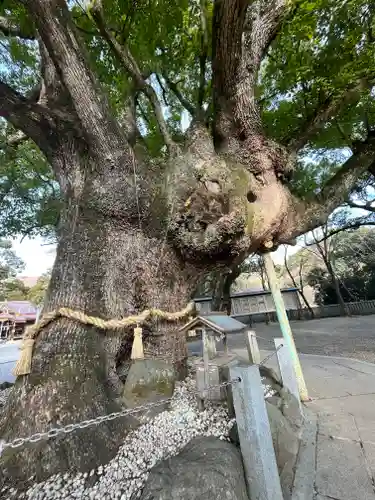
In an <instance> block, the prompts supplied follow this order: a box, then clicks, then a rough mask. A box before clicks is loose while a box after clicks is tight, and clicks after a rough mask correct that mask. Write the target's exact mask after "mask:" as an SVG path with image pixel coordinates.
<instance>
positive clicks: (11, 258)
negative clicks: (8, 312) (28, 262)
mask: <svg viewBox="0 0 375 500" xmlns="http://www.w3.org/2000/svg"><path fill="white" fill-rule="evenodd" d="M24 267H25V264H24V262H23V261H22V260H21V259H20V258H19V257H18V256H17V255H16V253H15V252H14V250H13V249H12V243H11V242H10V241H8V240H3V239H0V300H1V301H4V300H23V299H25V297H26V293H27V288H26V287H25V286H24V285H23V283H22V282H21V281H20V280H17V279H16V276H17V274H18V273H19V272H20V271H22V269H24Z"/></svg>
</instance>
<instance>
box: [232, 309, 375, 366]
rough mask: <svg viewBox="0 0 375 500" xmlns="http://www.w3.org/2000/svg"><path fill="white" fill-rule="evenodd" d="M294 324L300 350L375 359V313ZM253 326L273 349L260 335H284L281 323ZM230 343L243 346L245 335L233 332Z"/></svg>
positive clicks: (261, 342)
mask: <svg viewBox="0 0 375 500" xmlns="http://www.w3.org/2000/svg"><path fill="white" fill-rule="evenodd" d="M291 327H292V331H293V335H294V338H295V342H296V346H297V350H298V351H299V352H302V353H305V354H322V355H325V356H344V357H348V358H356V359H360V360H363V361H370V362H371V363H375V315H371V316H355V317H351V318H324V319H314V320H310V321H292V322H291ZM253 330H255V332H256V334H257V336H258V342H259V346H260V348H262V349H269V342H266V341H264V340H263V339H261V338H259V337H264V338H266V339H269V340H270V341H272V339H273V338H275V337H281V336H282V335H281V332H280V328H279V325H278V323H273V324H271V325H266V324H264V323H255V324H254V326H253ZM228 345H229V347H231V348H237V347H242V346H243V345H244V340H243V336H242V335H231V336H229V339H228Z"/></svg>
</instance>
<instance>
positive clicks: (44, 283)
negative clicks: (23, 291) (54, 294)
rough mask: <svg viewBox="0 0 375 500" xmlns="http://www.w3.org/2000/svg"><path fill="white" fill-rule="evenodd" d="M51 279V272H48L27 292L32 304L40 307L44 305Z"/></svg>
mask: <svg viewBox="0 0 375 500" xmlns="http://www.w3.org/2000/svg"><path fill="white" fill-rule="evenodd" d="M50 279H51V271H47V272H45V273H43V274H42V276H40V277H39V278H38V281H37V282H36V283H35V285H34V286H32V287H30V289H29V290H28V292H27V298H28V300H30V302H32V303H33V304H35V305H36V306H38V307H40V306H42V305H43V303H44V299H45V296H46V293H47V289H48V285H49V281H50Z"/></svg>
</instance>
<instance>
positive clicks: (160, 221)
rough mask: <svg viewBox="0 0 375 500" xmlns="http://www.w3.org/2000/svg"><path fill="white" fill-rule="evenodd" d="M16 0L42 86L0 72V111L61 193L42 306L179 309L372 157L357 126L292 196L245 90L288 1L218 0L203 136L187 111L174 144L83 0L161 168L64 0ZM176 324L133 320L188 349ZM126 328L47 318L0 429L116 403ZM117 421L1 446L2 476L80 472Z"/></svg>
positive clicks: (102, 410)
mask: <svg viewBox="0 0 375 500" xmlns="http://www.w3.org/2000/svg"><path fill="white" fill-rule="evenodd" d="M23 4H24V5H25V6H26V8H27V11H28V13H29V15H30V20H31V21H32V23H31V24H30V26H35V29H36V31H35V33H33V36H35V37H36V39H37V40H38V43H39V47H40V54H41V59H42V64H41V72H42V74H41V79H42V85H41V92H40V96H39V100H38V101H36V102H35V100H31V99H29V98H27V97H25V96H23V95H21V94H20V93H18V92H16V91H15V90H13V89H12V88H11V87H9V86H8V85H7V84H6V83H4V82H0V105H1V114H2V116H3V117H4V118H6V119H7V120H8V121H9V122H10V123H12V125H14V126H15V127H16V128H18V129H20V130H21V131H22V132H23V133H24V134H25V135H26V136H28V137H30V138H31V139H32V140H33V141H34V142H35V143H36V144H37V145H38V146H39V147H40V149H41V150H42V151H43V152H44V154H45V155H46V157H47V159H48V161H49V162H50V163H51V165H52V168H53V170H54V172H55V176H56V179H57V180H58V182H59V184H60V188H61V192H62V196H63V198H64V209H63V213H62V215H61V221H60V228H59V243H58V251H57V259H56V263H55V267H54V270H53V273H52V277H51V282H50V288H49V292H48V298H47V301H46V304H45V312H48V311H51V310H52V309H54V308H57V307H62V306H66V307H71V308H74V309H79V310H82V311H84V312H86V313H88V314H91V315H98V316H101V317H103V318H113V317H122V316H126V315H128V314H131V313H134V312H139V311H142V310H143V309H144V308H148V307H153V306H154V307H160V308H162V309H164V310H168V311H176V310H179V309H181V308H182V307H184V306H185V305H186V302H187V301H188V300H189V299H190V297H191V294H192V292H193V290H194V289H195V287H196V285H197V282H198V280H199V279H200V278H201V277H202V276H203V274H206V273H207V272H210V271H212V270H214V269H216V268H218V267H220V268H226V269H228V268H230V267H231V266H232V265H233V264H234V263H236V262H238V261H241V260H244V259H245V258H246V257H247V256H248V255H250V254H251V253H253V252H256V251H265V250H270V249H271V248H273V247H277V245H279V244H280V243H283V242H289V241H290V240H292V239H293V238H294V237H296V236H298V235H299V234H302V233H304V232H305V231H307V230H309V229H312V228H314V227H316V226H318V225H321V224H322V222H324V220H325V218H326V217H327V215H328V214H329V213H330V212H331V210H332V209H333V208H335V206H337V205H338V204H339V203H340V202H341V201H342V199H344V198H345V196H346V195H347V192H348V191H349V190H350V189H351V187H352V186H353V184H354V183H355V182H356V180H357V179H358V177H359V176H361V175H362V174H363V173H364V172H365V171H366V170H367V169H368V168H369V167H370V165H372V164H373V160H372V157H373V151H374V146H375V137H372V136H369V137H368V138H367V140H366V141H365V142H364V143H362V144H360V145H358V148H357V149H356V155H355V156H354V157H352V158H351V159H350V160H348V162H347V164H345V165H344V166H343V168H342V169H341V170H339V171H338V173H337V174H336V175H335V176H334V178H332V179H331V180H330V181H329V182H328V183H327V186H326V187H325V188H324V189H323V190H322V191H321V192H320V193H319V194H318V195H317V196H316V197H313V198H311V199H310V200H308V201H305V200H298V199H296V198H295V197H293V196H292V194H291V193H290V191H289V188H288V185H287V181H288V179H289V177H290V175H291V171H292V169H293V162H294V158H295V156H294V151H293V152H289V151H288V150H287V149H286V148H285V147H284V146H280V145H279V144H276V143H275V142H274V141H272V140H270V139H269V138H267V137H266V136H265V134H264V132H263V129H262V123H261V118H260V110H259V106H258V104H257V101H256V98H255V96H256V92H255V90H256V81H257V75H258V71H259V67H260V64H261V61H262V59H263V57H264V55H265V54H266V52H267V50H268V47H269V45H270V43H271V41H272V40H273V38H274V37H275V35H276V33H277V32H278V30H279V28H280V24H281V22H282V21H283V19H285V17H286V16H287V15H289V13H290V11H291V9H292V7H293V2H291V1H286V0H273V1H271V2H268V3H267V5H266V4H265V2H263V0H258V1H255V2H252V3H251V8H249V2H248V1H247V0H217V1H216V2H215V8H214V16H213V40H212V43H213V51H212V52H213V59H212V69H213V82H212V84H213V105H214V110H215V111H214V127H213V129H214V133H213V135H212V134H211V132H210V130H208V129H207V128H206V125H205V123H204V121H203V122H200V121H199V116H200V115H201V114H202V113H199V112H197V114H196V117H195V120H193V123H192V125H191V127H190V128H189V130H188V132H187V135H186V143H185V145H184V148H179V147H177V146H176V145H175V144H173V141H172V140H171V138H170V136H169V133H168V130H167V128H166V126H165V123H164V122H163V117H162V114H160V109H159V107H158V104H159V103H158V102H157V96H156V95H155V93H154V92H153V90H152V88H150V86H147V85H146V84H145V82H144V75H143V74H142V72H141V71H140V69H139V67H138V65H137V64H136V63H135V61H134V59H133V58H132V57H131V54H130V53H129V52H128V50H127V49H126V47H125V48H123V47H121V46H119V44H118V43H117V42H116V40H115V39H114V38H113V35H112V34H111V32H107V31H106V28H105V22H104V24H103V23H102V20H103V18H104V20H105V12H104V13H103V11H102V7H101V5H100V2H99V1H97V2H94V4H95V9H94V10H93V14H94V17H95V20H96V22H97V24H98V28H99V30H100V32H101V34H102V36H103V38H104V39H105V40H106V41H107V43H108V45H109V47H110V50H112V51H113V53H114V54H115V56H116V57H117V58H118V60H119V61H120V62H121V64H123V67H124V70H125V71H127V72H128V74H129V76H130V77H131V78H132V79H133V81H134V83H135V88H136V90H137V91H141V92H143V93H144V94H145V95H146V96H147V97H148V98H149V99H150V102H151V103H152V105H153V107H154V110H155V115H156V117H157V119H158V122H159V127H160V131H161V133H162V135H163V137H164V141H165V143H166V145H167V146H168V152H169V160H167V161H165V162H164V165H162V166H161V167H160V166H156V165H157V164H156V163H155V162H151V161H148V160H147V158H146V157H145V156H144V155H142V157H143V158H142V161H139V160H138V158H137V157H136V153H135V151H136V148H135V147H134V148H133V147H132V144H134V137H137V134H135V135H134V134H132V137H130V136H129V134H127V130H128V132H129V130H130V129H132V130H133V131H134V120H133V124H132V125H131V126H130V127H127V126H125V127H123V128H121V127H120V125H119V123H118V122H117V121H116V120H115V119H114V117H113V116H112V114H111V111H110V108H109V106H108V104H107V101H106V98H105V96H104V94H103V92H102V90H101V89H100V87H99V85H98V83H97V80H96V78H95V75H94V74H93V73H92V71H91V69H90V67H89V65H88V62H87V61H88V58H87V56H86V53H85V48H84V44H83V42H82V40H80V38H79V35H78V34H77V31H76V29H75V27H74V25H73V23H72V20H71V17H70V13H69V10H68V7H67V4H66V2H65V0H25V1H24V2H23ZM0 21H1V19H0ZM0 30H2V31H3V32H4V33H6V34H10V35H13V34H14V33H17V27H16V26H14V24H12V25H10V24H9V23H8V24H7V23H5V24H4V23H1V22H0ZM22 35H24V36H27V35H28V34H22ZM203 45H204V50H206V44H205V43H204V44H203ZM199 99H201V97H200V98H199ZM200 111H202V109H201V110H200ZM126 116H127V113H126V112H124V117H126ZM138 136H139V134H138ZM173 329H174V327H171V326H169V327H168V326H166V325H165V324H162V323H160V324H155V323H153V324H149V325H146V327H145V330H146V333H147V332H148V333H149V334H150V335H149V339H148V340H147V343H148V346H147V350H148V351H149V352H150V354H151V355H152V354H157V355H160V356H168V357H169V359H171V358H172V359H173V358H175V359H179V358H180V357H181V356H184V355H185V354H186V352H185V349H186V347H185V345H184V342H179V341H178V339H177V340H176V339H175V338H174V336H173V335H172V334H171V330H172V331H173ZM151 334H152V335H151ZM155 334H157V335H155ZM129 335H130V332H126V331H125V332H118V334H116V335H113V334H112V333H111V332H99V331H97V330H96V329H94V328H88V327H86V326H84V325H79V324H77V323H73V322H71V321H67V320H59V321H56V322H55V323H53V324H52V325H51V326H49V327H48V328H45V329H44V330H43V332H42V333H41V334H40V336H39V337H38V339H37V342H36V345H35V348H34V358H33V363H32V373H31V374H30V375H28V376H26V377H20V378H19V379H18V380H17V381H16V384H15V390H14V391H13V393H12V397H11V399H10V401H9V404H8V407H7V409H6V412H5V416H4V420H3V422H2V423H1V426H0V434H1V435H2V436H3V438H4V439H5V440H7V441H9V440H11V439H14V438H16V437H19V436H25V435H30V434H32V433H34V432H42V431H45V430H46V429H48V428H49V427H50V426H59V425H64V424H68V423H71V422H76V421H78V420H80V419H82V418H93V417H95V416H98V415H103V414H106V413H108V412H110V411H112V410H115V409H117V408H119V405H118V402H117V399H116V397H117V393H118V389H119V381H118V378H117V375H116V372H115V356H116V353H117V351H118V349H119V346H120V343H121V342H122V340H121V339H122V338H125V339H127V338H128V339H129ZM128 351H129V350H128ZM128 351H127V352H128ZM130 424H131V422H129V425H130ZM124 428H128V425H127V424H126V425H125V426H124V422H119V423H118V424H111V425H108V424H101V425H100V426H98V427H95V428H94V430H92V429H86V430H82V431H76V432H75V433H72V434H70V436H69V437H64V438H60V439H55V440H50V441H48V442H44V443H43V445H42V446H41V445H32V446H31V445H30V446H28V447H27V448H26V449H25V450H23V451H22V454H20V453H12V452H10V451H7V452H6V453H5V454H4V455H3V456H2V457H1V465H2V467H3V468H2V469H1V470H2V475H3V476H6V478H10V479H12V480H17V481H22V480H26V479H27V478H29V477H31V476H35V477H36V478H37V479H42V478H44V477H46V476H48V475H50V474H52V473H55V472H57V471H59V472H62V471H64V470H66V469H67V468H68V467H71V468H73V469H77V470H78V469H79V470H87V469H89V468H92V466H93V465H94V464H98V463H99V462H105V461H106V460H108V459H109V458H110V457H111V456H112V455H113V454H114V453H115V452H116V449H117V447H118V446H119V444H120V441H121V438H122V436H123V433H124ZM83 443H85V444H84V445H83Z"/></svg>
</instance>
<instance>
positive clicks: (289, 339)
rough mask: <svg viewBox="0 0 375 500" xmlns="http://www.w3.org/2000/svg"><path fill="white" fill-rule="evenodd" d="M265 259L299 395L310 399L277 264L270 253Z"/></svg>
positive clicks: (306, 399)
mask: <svg viewBox="0 0 375 500" xmlns="http://www.w3.org/2000/svg"><path fill="white" fill-rule="evenodd" d="M263 259H264V266H265V268H266V273H267V276H268V282H269V285H270V288H271V292H272V298H273V301H274V303H275V309H276V314H277V319H278V320H279V325H280V328H281V332H282V334H283V337H284V340H285V343H286V345H287V348H288V351H289V353H290V355H291V358H292V361H293V366H294V370H295V372H296V377H297V381H298V391H299V397H300V398H301V400H302V401H308V399H309V396H308V393H307V387H306V383H305V379H304V377H303V372H302V367H301V363H300V360H299V357H298V353H297V349H296V345H295V343H294V338H293V333H292V329H291V328H290V324H289V319H288V315H287V313H286V309H285V305H284V301H283V297H282V295H281V290H280V285H279V281H278V279H277V276H276V273H275V266H274V264H273V260H272V257H271V254H270V253H266V254H264V255H263Z"/></svg>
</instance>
